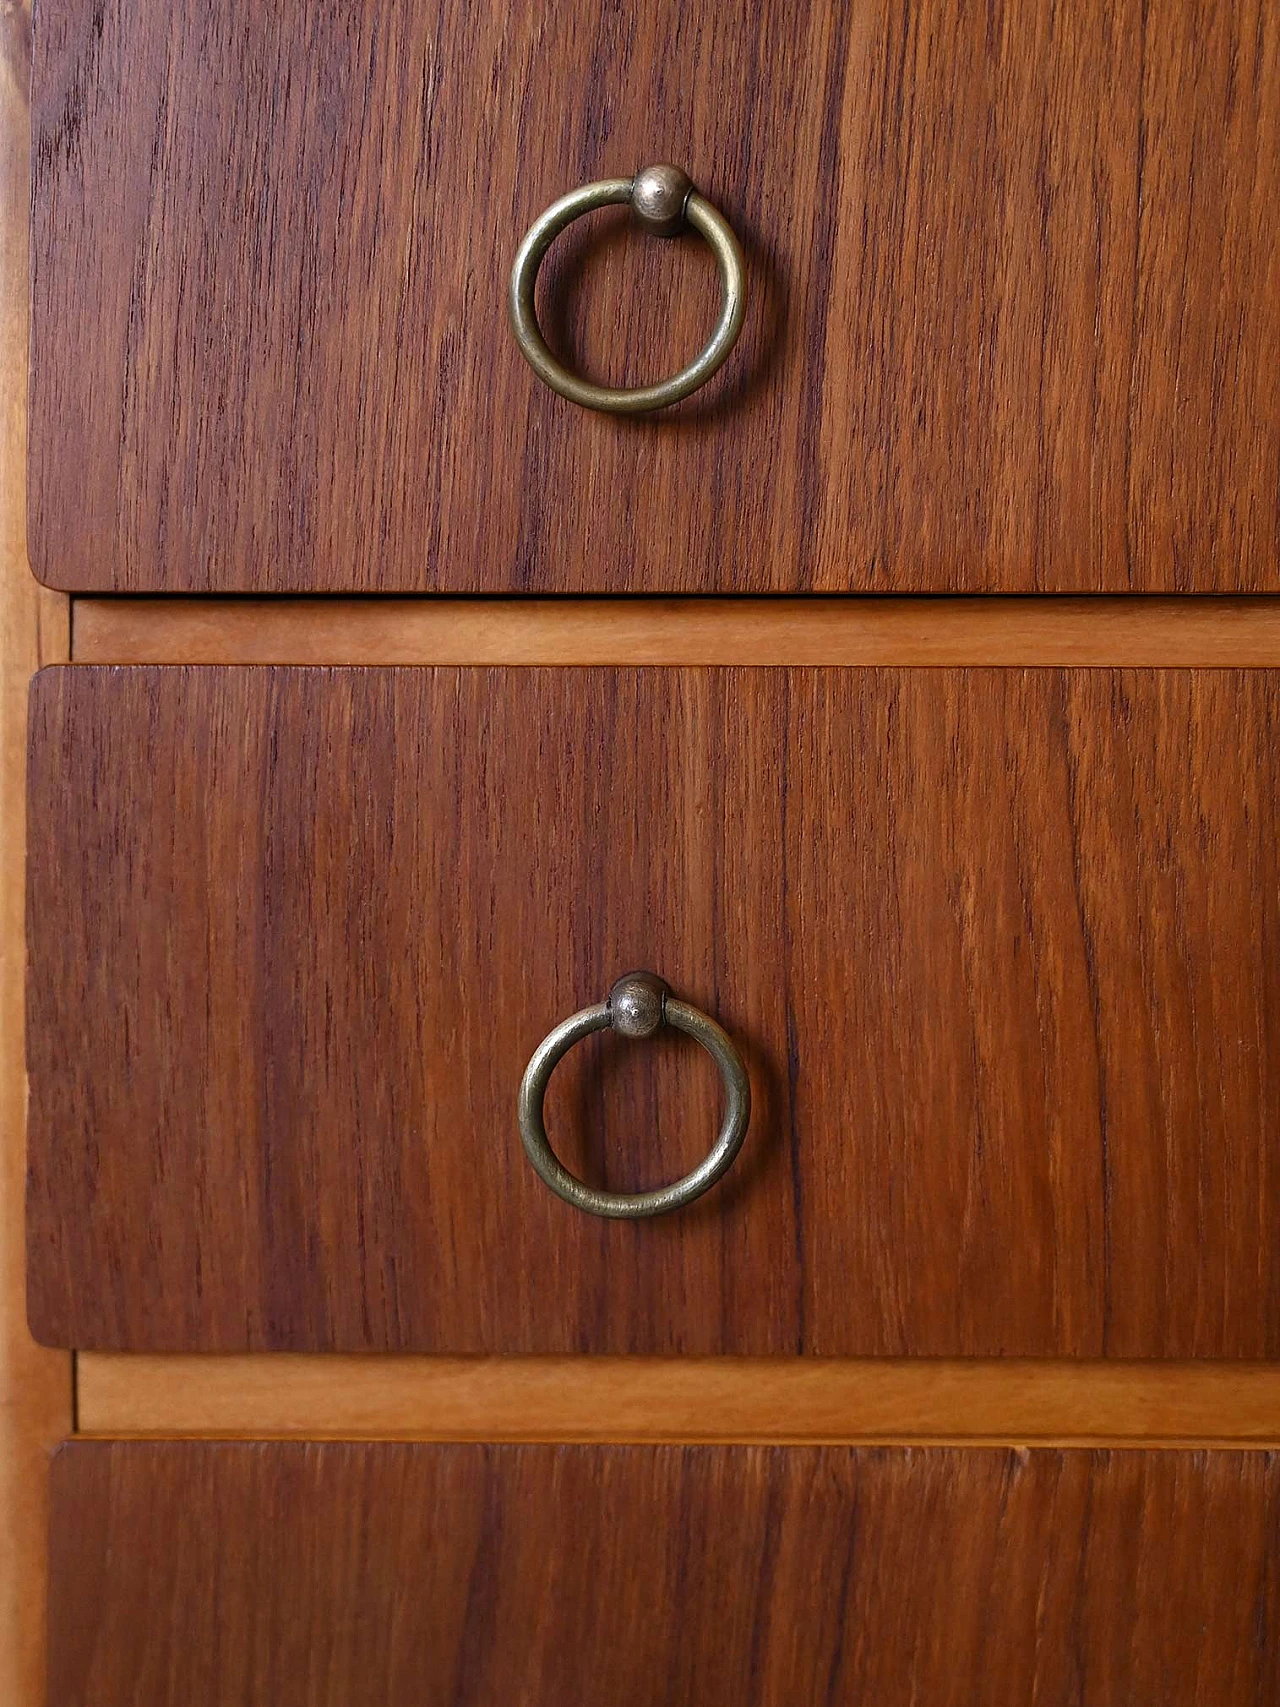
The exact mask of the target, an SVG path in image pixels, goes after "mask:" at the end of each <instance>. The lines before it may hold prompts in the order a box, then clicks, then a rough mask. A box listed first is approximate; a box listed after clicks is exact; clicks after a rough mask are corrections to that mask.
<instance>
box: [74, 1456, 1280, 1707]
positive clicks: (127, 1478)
mask: <svg viewBox="0 0 1280 1707" xmlns="http://www.w3.org/2000/svg"><path fill="white" fill-rule="evenodd" d="M54 1489H55V1507H54V1520H53V1530H52V1537H53V1549H54V1552H53V1559H54V1579H53V1580H54V1605H53V1622H52V1642H51V1661H52V1663H51V1675H50V1690H49V1707H85V1704H88V1703H92V1704H93V1707H126V1704H129V1707H132V1704H134V1703H138V1702H144V1701H145V1702H147V1703H148V1704H149V1707H215V1704H216V1707H222V1704H223V1703H225V1702H228V1701H246V1702H247V1701H270V1702H272V1703H273V1704H274V1707H320V1704H321V1703H329V1702H335V1701H342V1702H347V1701H377V1702H379V1703H382V1704H384V1707H408V1704H409V1703H412V1704H413V1707H433V1704H437V1703H438V1704H439V1707H468V1704H471V1703H474V1704H476V1707H489V1704H491V1703H493V1702H497V1701H527V1702H537V1703H543V1702H548V1703H550V1702H557V1703H559V1702H574V1701H582V1702H587V1701H591V1702H606V1701H607V1702H611V1703H617V1704H618V1707H648V1704H650V1703H652V1702H655V1701H669V1702H672V1703H686V1702H693V1701H696V1702H698V1703H699V1704H700V1707H729V1703H734V1704H735V1707H736V1704H738V1703H749V1704H751V1707H793V1704H794V1703H797V1702H805V1703H822V1702H828V1703H831V1704H832V1707H835V1704H836V1703H844V1702H850V1701H868V1702H869V1701H874V1702H877V1703H881V1704H883V1707H913V1704H915V1703H919V1702H929V1703H930V1704H931V1707H971V1704H972V1703H974V1702H992V1703H995V1702H1008V1701H1023V1702H1029V1703H1033V1704H1035V1703H1040V1704H1043V1707H1059V1704H1060V1703H1065V1702H1087V1703H1089V1707H1131V1704H1132V1703H1134V1702H1137V1701H1142V1702H1147V1701H1159V1702H1160V1703H1161V1704H1162V1707H1193V1704H1194V1707H1203V1703H1205V1702H1209V1701H1212V1702H1213V1703H1215V1707H1237V1704H1238V1707H1246V1704H1247V1707H1260V1704H1261V1703H1264V1702H1269V1701H1273V1700H1275V1699H1276V1697H1277V1693H1278V1692H1280V1661H1278V1660H1277V1655H1278V1654H1280V1641H1278V1640H1277V1635H1278V1634H1280V1605H1278V1604H1277V1601H1278V1596H1280V1591H1278V1589H1277V1582H1278V1580H1280V1579H1278V1578H1277V1573H1276V1571H1275V1569H1274V1556H1275V1548H1276V1545H1277V1541H1278V1540H1280V1464H1277V1461H1276V1459H1275V1458H1274V1457H1272V1456H1271V1455H1262V1454H1256V1453H1255V1454H1246V1455H1240V1454H1231V1453H1225V1454H1218V1455H1199V1454H1181V1453H1152V1454H1147V1453H1116V1454H1107V1453H1082V1452H1077V1453H1048V1452H1036V1453H1006V1452H992V1453H984V1452H974V1451H969V1452H910V1451H905V1452H904V1451H882V1452H875V1451H847V1450H839V1449H828V1450H825V1451H805V1450H801V1449H790V1450H785V1451H768V1450H762V1449H758V1448H740V1449H730V1450H717V1449H714V1448H687V1449H684V1450H678V1449H663V1448H625V1447H615V1448H581V1447H577V1448H575V1447H560V1448H558V1449H552V1448H547V1447H491V1448H487V1449H486V1448H484V1447H475V1446H457V1447H452V1448H448V1447H424V1446H394V1445H380V1446H353V1445H327V1446H299V1445H265V1444H257V1445H204V1446H187V1445H183V1446H175V1445H138V1444H116V1445H94V1444H83V1445H75V1446H70V1447H67V1448H65V1449H64V1450H63V1451H62V1453H60V1454H59V1457H58V1460H57V1463H56V1465H55V1474H54Z"/></svg>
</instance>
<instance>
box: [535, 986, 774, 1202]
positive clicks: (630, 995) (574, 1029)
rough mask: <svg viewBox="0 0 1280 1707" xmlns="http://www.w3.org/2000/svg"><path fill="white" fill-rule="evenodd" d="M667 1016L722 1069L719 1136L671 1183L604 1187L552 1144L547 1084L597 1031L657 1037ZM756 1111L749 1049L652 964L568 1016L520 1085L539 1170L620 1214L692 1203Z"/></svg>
mask: <svg viewBox="0 0 1280 1707" xmlns="http://www.w3.org/2000/svg"><path fill="white" fill-rule="evenodd" d="M664 1024H665V1025H674V1026H675V1027H676V1029H677V1030H678V1031H684V1032H687V1033H688V1034H689V1036H690V1037H694V1038H696V1039H697V1040H698V1042H699V1043H700V1044H701V1045H702V1047H703V1048H704V1049H705V1050H706V1051H707V1053H708V1054H709V1055H710V1056H711V1058H712V1059H713V1060H714V1062H715V1064H716V1066H717V1067H719V1069H720V1076H721V1078H722V1079H723V1080H724V1088H725V1109H724V1119H723V1120H722V1121H721V1123H720V1133H719V1136H718V1137H717V1139H716V1141H715V1143H714V1144H713V1145H712V1147H711V1149H710V1151H709V1152H708V1154H707V1155H706V1156H705V1157H704V1159H703V1160H702V1161H701V1162H699V1164H698V1166H697V1167H696V1168H695V1169H694V1170H693V1172H692V1173H689V1174H686V1175H685V1176H684V1178H683V1179H679V1180H676V1181H675V1182H674V1184H672V1185H663V1186H659V1187H658V1188H657V1190H655V1191H640V1192H615V1191H598V1190H597V1189H596V1187H595V1186H591V1185H587V1184H586V1183H585V1181H583V1180H580V1179H579V1178H578V1177H577V1175H576V1174H571V1173H570V1172H569V1170H568V1168H566V1167H565V1166H564V1164H563V1163H562V1162H561V1161H560V1160H559V1159H558V1158H557V1156H556V1154H555V1152H554V1151H553V1150H552V1148H551V1145H550V1142H549V1141H548V1139H547V1129H546V1126H545V1125H544V1123H543V1118H542V1104H543V1099H544V1098H545V1097H546V1094H547V1085H548V1083H549V1082H550V1079H551V1075H552V1073H553V1072H554V1070H555V1066H556V1063H557V1062H558V1061H559V1060H560V1057H561V1056H562V1055H564V1054H566V1053H567V1052H568V1051H569V1050H570V1049H572V1047H573V1045H574V1044H575V1043H577V1042H578V1041H579V1039H581V1038H583V1037H589V1036H590V1035H591V1033H592V1032H593V1031H603V1030H604V1029H605V1027H606V1026H612V1027H613V1029H614V1030H615V1031H620V1032H621V1033H622V1034H623V1036H624V1037H651V1036H652V1035H653V1033H654V1032H655V1031H657V1030H658V1029H659V1028H660V1027H661V1026H662V1025H664ZM750 1118H751V1084H750V1081H749V1080H748V1078H747V1070H746V1068H745V1067H744V1066H743V1065H742V1057H741V1056H740V1055H739V1054H738V1051H737V1050H736V1049H735V1048H734V1046H733V1043H732V1041H731V1040H730V1038H729V1036H728V1034H727V1033H726V1032H724V1031H722V1030H721V1028H720V1027H719V1026H718V1025H717V1024H716V1022H715V1021H714V1020H713V1019H712V1018H711V1017H710V1016H709V1015H708V1014H704V1013H703V1012H702V1011H701V1010H700V1009H699V1008H694V1007H690V1006H689V1004H688V1003H687V1002H679V1001H677V1000H676V999H675V997H674V996H672V995H671V993H670V992H669V991H668V989H667V986H666V985H665V984H664V983H663V981H662V979H661V978H658V977H656V976H655V975H654V974H653V973H652V972H631V973H628V974H627V976H626V977H625V978H620V979H619V980H618V982H617V983H616V984H615V985H614V986H613V989H612V990H611V991H610V992H609V999H608V1000H607V1001H604V1002H597V1003H596V1004H595V1006H594V1007H590V1008H583V1009H582V1011H581V1012H580V1013H576V1014H572V1015H571V1016H570V1017H569V1018H568V1019H566V1020H563V1021H561V1023H560V1024H559V1025H558V1026H556V1028H555V1030H554V1031H552V1032H550V1033H549V1034H548V1036H546V1037H544V1038H543V1040H542V1042H541V1043H540V1044H539V1045H538V1047H537V1048H536V1049H535V1050H534V1052H533V1059H532V1060H531V1061H530V1062H529V1065H528V1066H527V1067H526V1068H525V1074H524V1079H523V1081H522V1083H521V1085H520V1138H521V1141H522V1143H523V1144H524V1148H525V1154H526V1155H527V1156H528V1158H529V1160H530V1161H531V1162H532V1163H533V1166H534V1168H535V1169H536V1170H537V1173H538V1177H539V1178H540V1179H541V1180H542V1181H543V1182H544V1184H546V1185H549V1186H550V1187H551V1189H552V1191H554V1192H555V1194H556V1196H557V1197H562V1198H564V1200H565V1202H566V1203H572V1204H573V1206H574V1208H575V1209H584V1210H586V1212H587V1213H588V1214H589V1215H604V1216H607V1217H608V1218H609V1219H610V1220H614V1221H636V1220H640V1219H642V1218H643V1217H645V1216H648V1215H665V1214H666V1213H667V1211H668V1210H670V1209H682V1208H683V1207H684V1205H685V1204H686V1203H692V1202H693V1200H694V1199H695V1198H696V1197H701V1196H702V1194H703V1192H704V1191H707V1190H709V1189H710V1188H711V1186H713V1185H714V1184H715V1183H716V1181H717V1180H718V1179H719V1178H720V1176H721V1175H722V1174H723V1173H724V1172H725V1171H726V1169H728V1168H729V1167H730V1165H731V1164H732V1162H733V1159H734V1157H735V1156H736V1155H737V1154H738V1151H739V1150H740V1149H741V1148H742V1140H743V1139H744V1138H745V1137H746V1135H747V1122H748V1121H749V1120H750Z"/></svg>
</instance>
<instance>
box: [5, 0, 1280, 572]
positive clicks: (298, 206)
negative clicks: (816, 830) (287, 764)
mask: <svg viewBox="0 0 1280 1707" xmlns="http://www.w3.org/2000/svg"><path fill="white" fill-rule="evenodd" d="M34 95H35V109H34V133H35V134H34V156H33V158H34V172H35V182H34V199H33V213H34V228H33V229H34V253H33V259H34V265H33V272H32V283H33V298H32V307H33V329H34V330H33V367H32V391H31V399H32V440H31V469H32V485H31V543H32V552H33V557H34V561H35V566H36V570H37V572H38V573H39V574H40V575H41V576H42V577H43V578H44V579H46V580H47V581H49V582H50V583H51V584H54V585H57V586H60V587H64V588H70V589H76V590H81V591H88V590H94V591H100V592H108V591H123V592H148V591H149V592H162V591H182V592H202V593H203V592H217V591H223V592H231V591H259V592H289V591H294V592H313V591H348V592H402V593H411V592H423V591H446V592H448V591H452V592H475V591H488V592H562V593H574V592H584V593H601V592H664V593H678V592H808V591H816V592H841V591H897V592H922V591H928V592H974V593H986V592H1037V591H1049V592H1130V591H1135V592H1267V591H1270V592H1274V591H1277V590H1280V549H1278V544H1280V437H1278V436H1277V434H1276V432H1275V422H1276V418H1277V412H1278V411H1280V221H1277V219H1276V217H1275V209H1276V206H1277V203H1278V202H1280V11H1278V10H1277V8H1276V7H1275V6H1273V5H1268V4H1266V0H1166V3H1164V4H1162V5H1160V6H1159V7H1151V8H1149V7H1148V6H1147V5H1146V4H1145V3H1144V0H1118V3H1116V0H1081V3H1079V4H1075V5H1072V6H1070V7H1061V6H1058V5H1055V4H1054V3H1053V0H1026V3H1025V4H1015V3H1013V0H1006V3H1000V4H994V5H988V6H976V5H961V4H960V3H959V0H926V3H924V4H915V5H911V4H908V3H907V0H875V4H872V5H864V6H857V7H852V6H835V5H831V4H829V3H827V0H811V3H798V0H786V3H785V4H784V3H783V0H766V3H764V4H762V3H760V0H714V3H712V0H697V3H696V4H695V3H691V0H652V3H650V4H648V5H646V6H644V7H642V8H621V9H620V8H618V7H615V6H608V7H601V6H600V4H599V0H560V3H559V4H557V5H555V6H546V5H541V4H539V5H532V4H525V5H520V6H515V7H513V6H493V5H490V6H485V5H477V6H472V7H467V8H459V7H458V6H457V5H453V4H445V0H428V3H425V4H418V5H412V6H408V5H400V6H397V5H382V6H375V5H356V6H343V7H336V8H328V7H316V6H313V5H308V4H305V3H304V0H285V3H282V4H277V5H247V6H246V5H241V6H213V7H211V6H209V5H207V4H204V3H203V0H200V3H196V0H178V3H175V4H172V5H160V4H136V3H134V0H43V4H42V5H41V7H40V13H39V20H38V31H37V40H36V61H35V77H34ZM655 157H657V158H664V157H665V158H672V159H674V160H676V161H677V162H680V163H683V164H684V165H686V166H687V167H688V169H689V171H690V172H691V173H692V175H693V177H694V179H695V180H696V181H697V183H698V184H699V186H700V188H701V189H702V190H703V191H704V192H705V193H706V194H707V195H708V196H709V197H710V198H711V200H712V201H714V202H715V203H716V204H717V205H719V206H720V208H721V209H722V210H723V212H724V213H725V214H726V215H727V217H728V218H729V219H730V221H731V222H732V223H733V225H734V226H735V228H736V229H737V230H738V232H739V234H740V236H741V237H742V240H743V242H744V244H745V246H746V251H747V258H748V270H749V283H750V292H751V305H750V309H749V314H748V321H747V327H746V330H745V332H744V335H743V338H742V341H741V344H740V346H739V348H738V350H737V351H736V352H735V354H734V356H733V357H732V359H731V361H730V363H729V364H728V365H727V367H726V368H725V369H724V370H723V371H722V373H721V374H720V375H719V376H718V377H717V379H716V381H715V382H714V383H713V385H712V386H711V387H710V388H708V389H707V390H706V391H705V392H703V393H701V394H700V395H699V396H698V397H696V398H694V399H691V400H690V401H689V402H688V403H687V404H685V405H683V406H682V407H681V408H680V409H678V410H677V411H675V412H673V413H672V414H671V415H670V416H667V417H662V418H658V419H653V420H648V421H631V422H619V421H618V420H616V419H613V418H607V417H602V416H598V415H594V414H592V413H590V412H587V411H584V410H582V409H579V408H576V407H574V406H573V405H570V404H567V403H565V402H564V401H562V400H561V399H560V398H558V397H556V396H554V395H553V394H552V393H551V392H549V391H548V390H547V389H546V388H545V387H544V386H542V385H541V384H540V383H539V382H538V381H537V380H536V379H535V378H534V376H533V375H532V373H531V372H530V370H529V369H528V367H527V366H526V365H525V363H524V361H523V360H522V358H521V356H520V354H519V352H518V350H517V349H516V346H515V343H514V340H513V338H512V337H511V335H510V333H509V331H508V328H507V325H506V319H505V293H506V285H507V276H508V273H509V269H510V266H511V261H512V258H513V255H514V253H515V249H516V246H517V244H518V242H519V240H520V237H521V235H522V234H523V232H524V230H525V229H526V227H527V226H528V224H529V223H530V221H531V220H532V219H533V217H534V216H535V215H536V214H537V213H538V212H540V211H541V210H542V209H543V208H544V207H545V206H546V205H547V204H548V203H549V202H550V201H552V200H553V199H554V198H555V197H557V196H558V195H560V194H561V193H562V192H563V191H565V190H568V189H570V188H572V187H573V186H575V185H576V184H580V183H582V182H584V181H586V180H588V179H591V178H595V177H601V176H605V177H612V176H616V175H618V174H626V173H629V172H632V171H634V170H636V169H637V168H638V167H640V166H641V165H643V164H644V163H645V162H646V161H648V160H651V159H653V158H655ZM545 272H546V278H545V281H544V284H543V287H542V291H541V302H542V312H543V316H544V320H545V321H546V324H547V326H548V329H549V333H550V335H551V337H552V340H553V342H555V344H556V345H557V347H558V348H560V349H561V350H562V351H564V352H566V353H568V354H570V355H571V357H572V359H574V360H575V361H577V362H578V363H580V364H581V366H582V367H583V368H584V369H586V370H589V371H590V372H592V373H593V374H596V375H598V376H601V377H605V378H607V379H612V380H620V379H626V380H630V381H636V380H641V379H649V378H656V377H659V376H660V375H662V374H663V373H666V372H670V371H671V370H672V369H673V368H674V367H675V366H677V365H679V364H680V363H682V362H683V361H684V360H686V359H687V358H688V357H689V356H691V355H692V353H693V352H694V351H695V350H696V349H697V348H698V347H699V345H700V344H701V343H702V342H703V341H704V340H705V338H706V336H707V334H708V332H709V330H710V326H711V324H712V321H713V318H714V314H715V292H716V284H715V278H714V272H713V267H712V264H711V260H710V257H709V255H708V254H707V252H706V250H705V248H703V247H702V246H701V245H700V244H699V243H698V242H697V240H696V239H692V238H688V239H682V240H680V241H677V242H674V243H662V242H658V241H655V240H653V239H646V238H643V237H642V236H640V235H638V234H637V233H635V232H634V231H632V230H630V229H629V227H628V222H627V215H626V213H625V211H624V210H621V209H617V210H613V211H612V212H610V213H604V214H601V215H598V216H596V217H595V218H594V219H593V220H592V221H591V222H590V223H589V224H580V225H578V226H576V227H575V228H574V230H573V232H571V233H569V234H567V235H566V236H565V237H563V238H562V239H561V240H560V242H559V243H558V244H557V245H556V247H555V250H554V251H553V253H552V255H551V257H550V258H549V260H548V263H547V266H546V269H545Z"/></svg>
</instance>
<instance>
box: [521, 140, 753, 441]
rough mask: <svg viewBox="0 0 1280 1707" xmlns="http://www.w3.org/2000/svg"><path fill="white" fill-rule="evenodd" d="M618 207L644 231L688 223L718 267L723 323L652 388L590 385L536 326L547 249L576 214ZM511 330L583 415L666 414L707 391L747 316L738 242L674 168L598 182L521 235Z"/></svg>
mask: <svg viewBox="0 0 1280 1707" xmlns="http://www.w3.org/2000/svg"><path fill="white" fill-rule="evenodd" d="M615 202H629V203H630V204H631V207H632V208H633V209H634V211H635V214H636V218H637V219H638V220H639V221H640V223H641V225H642V226H643V227H644V228H645V230H646V231H650V232H653V233H654V234H655V235H657V236H661V237H670V236H674V235H675V233H676V232H677V231H681V230H683V229H684V227H685V225H686V224H688V225H691V226H692V227H693V228H694V230H695V231H697V232H699V233H700V234H701V236H703V237H704V238H705V239H706V241H707V243H708V244H709V245H710V247H711V250H712V252H713V253H714V255H715V257H716V260H717V262H718V263H719V266H720V280H721V289H722V296H721V304H720V319H719V321H718V322H717V324H716V329H715V331H714V332H713V333H712V334H711V339H710V342H709V343H708V344H707V345H706V346H705V348H704V349H703V350H702V351H701V353H700V354H699V355H697V356H696V357H695V358H694V360H693V361H692V362H690V363H689V365H688V367H686V368H681V370H680V372H679V373H677V374H673V375H672V377H671V378H670V379H664V380H662V381H660V382H659V383H658V384H657V385H642V386H634V387H629V388H628V387H620V386H609V385H594V384H592V382H591V381H590V380H587V379H583V378H582V377H581V376H580V375H578V374H576V373H571V372H570V370H569V369H568V368H567V367H565V366H564V365H563V364H562V363H560V362H558V361H557V360H556V358H555V357H554V356H553V355H552V353H551V351H550V349H549V348H548V346H547V341H546V339H545V338H544V337H543V336H542V331H541V328H540V327H539V325H538V315H537V309H536V307H535V305H534V288H535V286H536V284H537V280H538V268H539V267H540V266H541V265H542V261H543V258H544V256H545V255H546V253H547V250H548V249H550V247H551V245H552V243H554V242H555V240H556V238H557V237H558V236H559V235H560V233H561V232H562V231H563V230H564V228H565V226H566V225H569V224H571V223H572V222H573V221H574V220H575V219H577V218H578V217H579V215H580V214H584V213H590V212H592V211H593V210H594V209H595V208H599V207H608V206H610V205H611V204H612V203H615ZM507 307H508V311H509V313H510V316H511V329H512V331H513V332H514V333H515V335H516V342H517V343H518V344H519V346H520V348H521V350H522V351H523V353H524V356H525V359H526V360H527V361H528V363H529V365H530V366H531V367H532V368H533V370H534V372H535V373H536V374H537V375H538V377H539V378H540V379H542V380H545V382H546V383H547V384H548V385H549V386H550V387H551V389H552V390H553V391H558V392H559V393H560V395H561V397H567V398H568V399H569V400H570V402H572V403H580V404H581V405H582V406H583V408H584V409H602V410H604V411H605V412H606V413H609V414H614V415H643V414H647V413H648V412H649V411H650V410H653V409H665V408H667V406H668V405H669V404H672V403H678V402H679V401H680V399H681V398H682V397H688V396H689V394H690V392H693V391H696V390H697V389H698V387H699V386H700V385H705V384H706V382H707V380H709V379H710V378H711V376H712V374H713V373H715V372H716V371H717V369H718V368H719V367H720V366H721V364H722V363H723V362H724V360H725V358H726V357H727V356H728V354H729V352H730V350H731V349H732V348H733V346H734V344H735V343H736V342H737V339H738V334H739V332H741V330H742V322H743V319H744V317H745V315H746V311H747V275H746V267H745V264H744V262H743V258H742V249H741V247H740V246H739V244H738V239H737V238H736V237H735V236H734V234H733V231H732V229H731V228H730V226H729V225H728V223H727V221H726V220H725V219H724V217H723V216H722V215H721V214H720V213H718V212H717V211H716V209H715V208H714V207H712V205H711V203H710V202H709V201H707V200H706V198H705V197H703V196H700V195H699V194H698V192H697V190H695V189H694V187H693V184H692V182H691V181H690V179H689V178H688V176H687V175H686V174H685V173H684V172H683V171H681V169H680V168H679V167H678V166H646V167H645V169H644V170H643V171H642V172H639V173H637V174H636V176H635V177H634V178H602V179H600V180H599V181H598V182H597V183H594V184H584V185H583V186H582V188H581V189H578V190H571V191H570V192H569V194H568V195H566V196H561V197H560V199H559V201H555V202H552V204H551V206H550V207H549V208H547V210H546V212H545V213H542V214H539V216H538V218H537V219H535V220H534V222H533V224H532V225H531V226H530V227H529V229H528V231H527V232H526V233H525V235H524V240H523V241H522V243H521V244H520V248H519V250H518V252H517V254H516V259H515V265H514V266H513V267H512V269H511V289H510V293H509V295H508V299H507Z"/></svg>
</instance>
